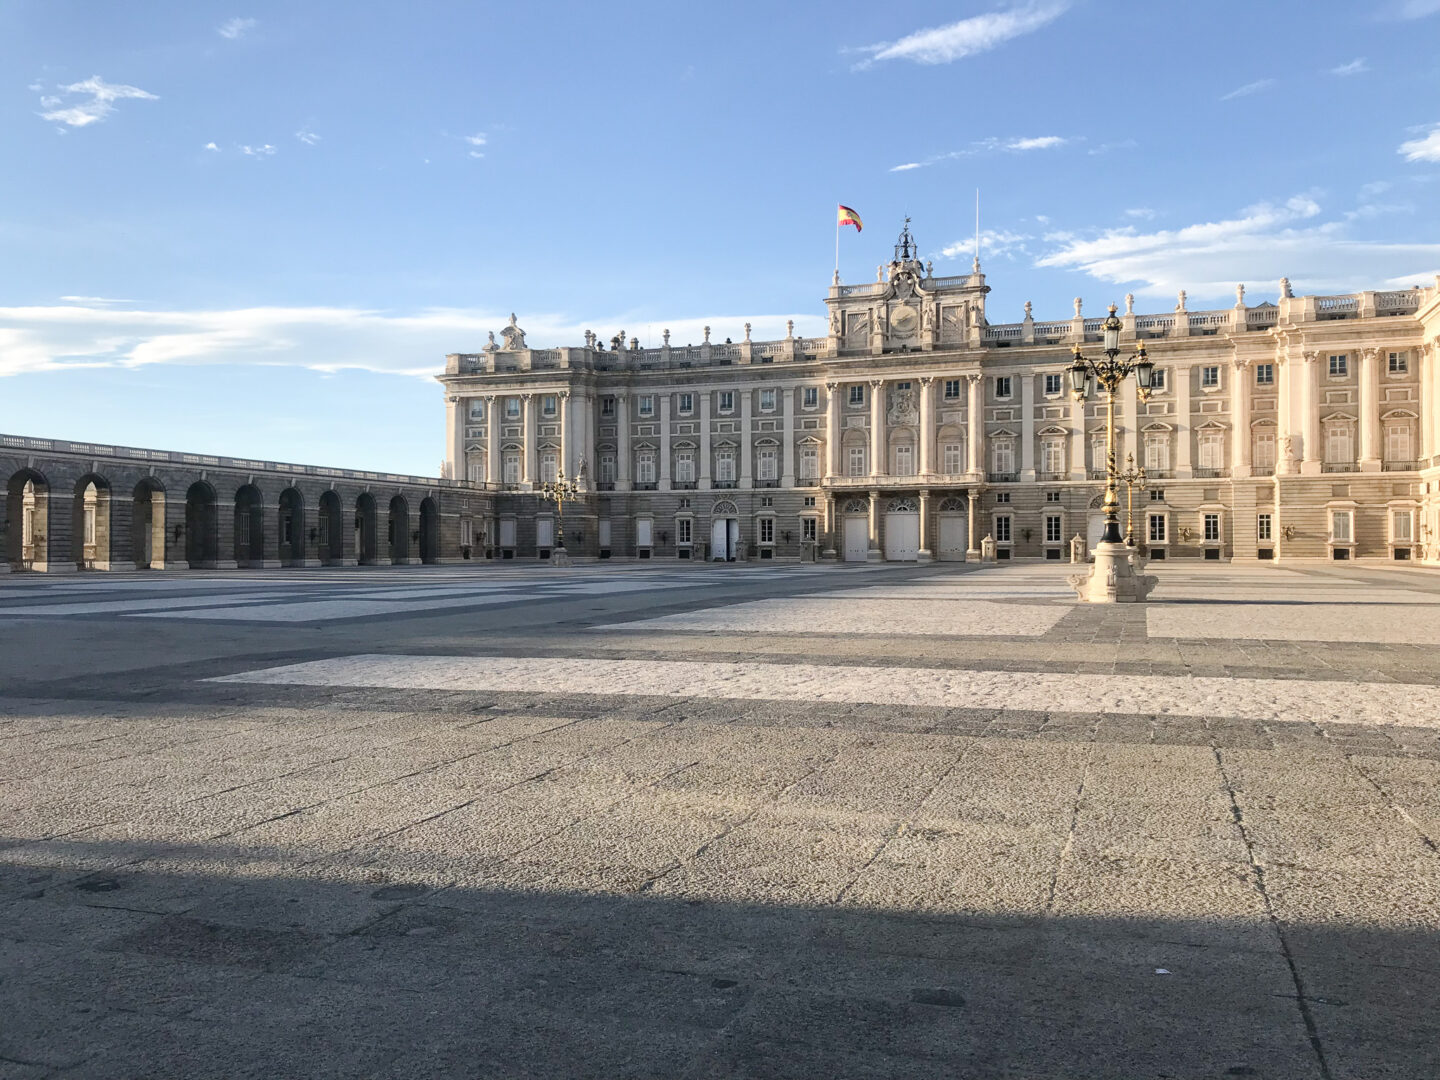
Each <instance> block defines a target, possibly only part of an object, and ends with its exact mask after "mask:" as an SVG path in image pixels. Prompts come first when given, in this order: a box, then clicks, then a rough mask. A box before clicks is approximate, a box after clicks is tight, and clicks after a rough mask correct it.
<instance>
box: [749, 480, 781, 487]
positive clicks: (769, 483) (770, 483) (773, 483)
mask: <svg viewBox="0 0 1440 1080" xmlns="http://www.w3.org/2000/svg"><path fill="white" fill-rule="evenodd" d="M755 486H756V487H757V488H778V487H779V486H780V481H779V480H756V481H755Z"/></svg>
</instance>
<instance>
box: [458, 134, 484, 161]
mask: <svg viewBox="0 0 1440 1080" xmlns="http://www.w3.org/2000/svg"><path fill="white" fill-rule="evenodd" d="M461 138H462V139H463V140H464V141H465V142H467V143H469V144H470V156H471V157H472V158H483V157H484V156H485V151H483V150H481V149H480V147H482V146H484V145H485V144H486V143H487V142H488V141H489V140H488V139H486V137H485V133H484V132H483V131H477V132H476V133H475V134H474V135H462V136H461Z"/></svg>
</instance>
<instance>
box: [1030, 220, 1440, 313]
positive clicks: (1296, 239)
mask: <svg viewBox="0 0 1440 1080" xmlns="http://www.w3.org/2000/svg"><path fill="white" fill-rule="evenodd" d="M1355 220H1357V217H1356V216H1355V215H1353V214H1341V215H1339V216H1330V217H1328V218H1327V215H1326V214H1325V212H1324V209H1323V208H1322V207H1321V205H1320V204H1319V203H1318V202H1317V201H1316V199H1315V198H1314V197H1313V196H1311V195H1297V196H1294V197H1293V198H1290V199H1288V200H1286V201H1285V202H1283V203H1278V204H1277V203H1260V204H1258V205H1256V206H1252V207H1250V208H1248V209H1246V210H1243V211H1241V213H1240V214H1239V215H1238V216H1236V217H1234V218H1228V219H1223V220H1220V221H1211V222H1203V223H1199V224H1195V225H1188V226H1185V227H1183V228H1179V229H1163V230H1157V231H1154V232H1140V231H1138V230H1136V229H1135V228H1134V227H1133V226H1126V227H1123V228H1112V229H1105V230H1102V231H1100V232H1098V233H1095V232H1091V233H1089V234H1086V235H1079V234H1057V235H1054V236H1052V237H1047V238H1046V239H1047V240H1048V241H1051V242H1053V243H1056V244H1058V245H1059V246H1058V247H1057V248H1056V249H1055V250H1052V251H1050V252H1048V253H1046V254H1045V255H1043V256H1042V257H1041V258H1039V259H1037V260H1036V264H1035V265H1037V266H1039V267H1049V268H1057V269H1068V270H1076V271H1080V272H1082V273H1084V274H1087V275H1089V276H1090V277H1093V278H1095V279H1096V280H1098V281H1103V282H1107V283H1111V284H1114V285H1125V286H1126V287H1128V288H1131V289H1133V291H1135V292H1137V293H1142V294H1149V295H1152V296H1173V295H1174V293H1175V290H1177V289H1187V290H1189V292H1190V294H1191V295H1192V296H1195V297H1216V298H1222V297H1225V296H1227V295H1228V294H1229V292H1230V290H1231V289H1233V288H1234V283H1235V282H1237V281H1246V282H1264V281H1277V280H1279V278H1280V277H1281V276H1284V275H1289V276H1290V278H1291V279H1292V280H1293V282H1294V284H1295V287H1296V290H1297V291H1300V290H1302V289H1304V290H1309V291H1322V292H1323V291H1329V290H1352V289H1357V288H1374V287H1375V286H1376V284H1379V283H1382V282H1384V281H1387V280H1389V279H1390V278H1392V277H1394V274H1395V269H1396V266H1397V264H1406V265H1408V266H1410V267H1413V268H1424V267H1427V266H1428V267H1434V268H1440V244H1434V243H1429V244H1427V243H1388V242H1376V241H1367V240H1363V239H1356V238H1355V237H1354V236H1352V235H1351V231H1350V230H1351V228H1352V225H1353V223H1354V221H1355ZM1417 280H1420V279H1419V278H1417Z"/></svg>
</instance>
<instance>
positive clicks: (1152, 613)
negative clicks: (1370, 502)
mask: <svg viewBox="0 0 1440 1080" xmlns="http://www.w3.org/2000/svg"><path fill="white" fill-rule="evenodd" d="M1069 570H1070V568H1069V567H1068V566H1067V567H1061V566H1056V565H1019V566H1008V567H985V568H977V567H974V566H965V565H954V564H946V565H940V566H927V567H895V566H879V567H873V566H859V567H809V566H806V567H791V566H769V565H751V566H731V567H702V566H686V565H683V564H682V565H678V566H671V565H667V566H663V567H661V566H646V565H643V564H641V565H634V566H605V565H601V566H582V567H574V568H571V569H568V570H562V569H557V568H550V567H533V566H531V567H515V566H513V565H500V566H490V565H467V566H457V567H436V568H431V567H406V568H356V569H345V570H342V569H334V570H308V571H301V570H296V571H264V572H258V571H257V572H245V571H232V572H228V573H187V574H179V575H166V574H128V575H114V576H110V575H77V576H70V577H64V578H57V577H43V576H32V575H18V574H17V575H12V576H10V577H9V578H0V1080H7V1078H14V1080H30V1078H41V1077H46V1078H49V1077H53V1078H57V1080H59V1078H71V1077H74V1078H124V1080H139V1078H147V1080H150V1078H170V1077H175V1078H180V1077H184V1078H208V1077H216V1078H219V1077H227V1078H228V1077H256V1078H259V1077H266V1078H273V1077H337V1078H338V1077H346V1078H349V1077H386V1078H389V1077H394V1078H424V1077H547V1078H551V1077H595V1078H612V1077H613V1078H621V1077H653V1078H665V1080H702V1078H705V1080H708V1078H721V1077H747V1078H748V1077H755V1078H760V1077H773V1078H780V1077H795V1078H807V1080H808V1078H852V1077H853V1078H873V1077H896V1078H899V1077H905V1078H915V1077H964V1078H972V1077H973V1078H990V1077H995V1078H1001V1077H1004V1078H1025V1080H1030V1078H1034V1080H1046V1078H1060V1077H1067V1078H1069V1077H1102V1078H1111V1077H1113V1078H1120V1080H1129V1078H1162V1077H1163V1078H1191V1077H1194V1078H1201V1077H1205V1078H1208V1077H1217V1078H1218V1077H1259V1078H1271V1080H1280V1078H1307V1080H1308V1078H1315V1080H1341V1078H1344V1080H1377V1078H1381V1077H1405V1078H1409V1077H1413V1078H1416V1080H1420V1078H1433V1077H1435V1076H1437V1075H1440V1016H1437V1013H1436V1007H1435V1002H1436V1001H1437V1000H1440V849H1437V840H1440V650H1437V648H1436V642H1437V640H1440V574H1435V573H1433V572H1427V571H1424V570H1419V569H1414V568H1388V567H1383V566H1377V567H1368V566H1363V565H1362V566H1346V567H1332V566H1327V565H1320V564H1315V565H1297V566H1266V567H1259V566H1248V567H1241V566H1231V565H1222V566H1169V565H1165V564H1152V566H1151V571H1152V572H1154V573H1156V574H1157V575H1158V576H1159V577H1160V584H1159V586H1158V588H1157V590H1156V594H1155V595H1156V597H1157V600H1158V602H1156V603H1154V604H1150V605H1144V606H1125V607H1110V608H1104V607H1082V606H1077V605H1076V604H1074V603H1073V602H1072V597H1073V594H1072V593H1071V592H1070V590H1069V589H1068V588H1067V587H1066V586H1065V584H1064V578H1065V574H1066V573H1067V572H1069Z"/></svg>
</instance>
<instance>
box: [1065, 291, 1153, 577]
mask: <svg viewBox="0 0 1440 1080" xmlns="http://www.w3.org/2000/svg"><path fill="white" fill-rule="evenodd" d="M1123 328H1124V324H1123V323H1121V321H1120V319H1119V317H1118V316H1117V315H1116V314H1115V305H1114V304H1111V305H1110V314H1109V317H1108V318H1106V319H1105V321H1104V322H1103V323H1101V325H1100V331H1101V339H1102V347H1101V351H1102V353H1103V354H1104V355H1103V357H1102V358H1100V359H1091V358H1089V357H1087V356H1085V354H1084V352H1083V351H1082V350H1081V348H1080V346H1079V345H1076V346H1075V350H1074V359H1073V361H1072V362H1071V364H1070V393H1071V395H1072V396H1073V397H1074V398H1075V400H1076V401H1084V400H1085V399H1086V398H1087V397H1089V396H1090V395H1091V394H1093V393H1095V392H1096V391H1097V389H1103V390H1104V391H1105V500H1104V510H1105V532H1104V534H1103V535H1102V536H1101V537H1100V543H1099V544H1097V545H1096V547H1095V566H1094V568H1093V569H1092V570H1091V572H1090V573H1089V574H1077V575H1075V576H1074V577H1072V578H1071V579H1070V583H1071V584H1072V585H1073V586H1074V587H1075V591H1076V594H1077V595H1078V596H1079V598H1080V599H1081V600H1083V601H1086V602H1088V603H1097V604H1105V603H1108V604H1115V603H1134V602H1138V601H1143V600H1145V599H1146V598H1147V596H1148V595H1149V592H1150V590H1151V589H1152V588H1153V587H1154V585H1155V580H1156V579H1155V578H1153V577H1146V576H1143V575H1137V574H1136V573H1135V571H1134V567H1133V566H1132V564H1131V562H1130V554H1129V549H1128V548H1127V547H1126V546H1125V542H1124V538H1123V537H1121V535H1120V481H1121V479H1122V477H1121V474H1120V470H1119V469H1118V468H1117V467H1116V465H1115V399H1116V397H1117V396H1118V395H1119V391H1120V386H1121V385H1122V384H1123V383H1124V382H1125V380H1126V379H1127V378H1129V377H1130V375H1131V374H1134V376H1135V383H1136V385H1137V386H1138V387H1139V388H1140V393H1141V394H1142V395H1145V394H1148V393H1149V391H1150V388H1151V386H1152V380H1153V378H1154V375H1155V365H1154V363H1153V362H1152V361H1151V360H1150V357H1149V356H1148V355H1146V352H1145V343H1144V342H1139V343H1137V344H1136V346H1135V351H1134V352H1133V353H1131V354H1130V355H1129V356H1125V357H1122V356H1121V355H1120V352H1121V350H1120V331H1121V330H1122V329H1123Z"/></svg>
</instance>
